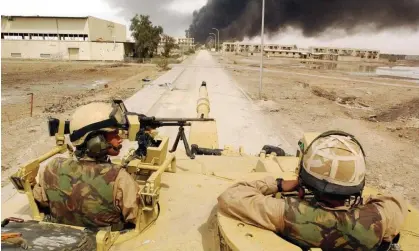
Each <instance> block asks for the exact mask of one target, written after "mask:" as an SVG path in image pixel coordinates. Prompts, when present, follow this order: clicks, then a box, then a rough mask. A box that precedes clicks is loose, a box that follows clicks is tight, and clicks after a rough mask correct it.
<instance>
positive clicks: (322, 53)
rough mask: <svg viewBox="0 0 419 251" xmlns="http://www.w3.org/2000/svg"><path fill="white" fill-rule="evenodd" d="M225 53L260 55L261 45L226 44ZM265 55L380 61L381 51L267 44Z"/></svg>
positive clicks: (223, 48)
mask: <svg viewBox="0 0 419 251" xmlns="http://www.w3.org/2000/svg"><path fill="white" fill-rule="evenodd" d="M222 50H223V52H224V53H229V52H234V53H247V54H251V55H252V54H253V53H260V44H250V43H238V42H225V43H223V45H222ZM263 52H264V55H265V56H268V57H288V58H301V59H317V60H332V61H378V60H379V59H380V51H377V50H368V49H356V48H333V47H309V48H308V49H302V48H298V47H297V45H280V44H265V45H264V49H263Z"/></svg>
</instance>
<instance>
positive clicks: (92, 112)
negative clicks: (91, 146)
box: [70, 102, 117, 146]
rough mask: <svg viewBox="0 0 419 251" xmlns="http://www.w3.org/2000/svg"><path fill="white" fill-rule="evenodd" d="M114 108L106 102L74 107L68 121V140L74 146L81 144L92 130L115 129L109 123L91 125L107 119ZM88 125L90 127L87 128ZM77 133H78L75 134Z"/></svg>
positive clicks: (110, 130) (106, 130)
mask: <svg viewBox="0 0 419 251" xmlns="http://www.w3.org/2000/svg"><path fill="white" fill-rule="evenodd" d="M113 110H114V108H113V106H112V104H108V103H99V102H96V103H90V104H87V105H84V106H81V107H79V108H77V109H76V111H75V112H74V114H73V116H72V119H71V121H70V140H71V143H72V144H73V145H74V146H80V145H82V144H83V143H84V142H85V140H86V138H87V136H89V134H91V133H93V132H97V131H103V132H112V131H115V130H116V129H117V127H116V124H115V126H113V125H111V123H106V124H103V127H101V126H98V127H95V126H92V125H95V124H96V125H98V124H100V123H101V122H103V121H105V122H106V121H108V120H109V119H110V117H111V114H112V112H113ZM89 127H90V128H89ZM76 134H78V135H76Z"/></svg>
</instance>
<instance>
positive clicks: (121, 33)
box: [87, 17, 127, 42]
mask: <svg viewBox="0 0 419 251" xmlns="http://www.w3.org/2000/svg"><path fill="white" fill-rule="evenodd" d="M87 22H88V24H89V41H108V42H113V41H114V37H113V36H115V41H116V42H126V40H127V36H126V29H125V25H122V24H117V23H114V22H110V21H106V20H103V19H99V18H95V17H89V18H88V21H87Z"/></svg>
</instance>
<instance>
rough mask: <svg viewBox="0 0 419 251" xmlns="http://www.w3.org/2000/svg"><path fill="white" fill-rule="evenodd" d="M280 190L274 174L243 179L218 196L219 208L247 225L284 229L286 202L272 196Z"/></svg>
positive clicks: (274, 229)
mask: <svg viewBox="0 0 419 251" xmlns="http://www.w3.org/2000/svg"><path fill="white" fill-rule="evenodd" d="M277 192H278V187H277V183H276V180H275V178H273V177H266V178H265V179H263V180H256V181H252V182H245V181H243V182H239V183H237V184H235V185H233V186H232V187H230V188H228V189H227V190H226V191H225V192H224V193H222V194H221V195H220V196H219V197H218V208H219V210H220V211H221V212H223V213H225V214H227V215H230V216H232V217H234V218H236V219H238V220H240V221H243V222H245V223H247V224H251V225H255V226H258V227H261V228H265V229H268V230H271V231H282V230H283V228H284V220H283V215H284V209H285V202H284V200H282V199H276V198H274V197H272V195H273V194H275V193H277Z"/></svg>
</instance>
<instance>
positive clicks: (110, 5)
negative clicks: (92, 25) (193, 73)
mask: <svg viewBox="0 0 419 251" xmlns="http://www.w3.org/2000/svg"><path fill="white" fill-rule="evenodd" d="M128 2H130V1H129V0H119V1H113V0H72V1H63V0H13V1H1V2H0V12H1V14H2V15H47V16H88V15H90V16H95V17H98V18H102V19H106V20H110V21H114V22H117V23H122V24H125V25H126V26H127V35H128V36H129V35H130V34H129V31H128V26H129V19H130V18H131V17H132V13H138V14H147V13H142V12H141V10H143V11H144V10H147V8H149V9H150V10H152V11H150V15H151V20H152V21H153V23H155V24H160V25H163V28H165V32H166V33H168V34H169V35H172V36H184V34H185V33H184V30H185V29H187V28H188V25H187V24H189V23H190V21H189V20H191V18H192V11H193V10H195V9H198V8H200V7H201V6H203V5H204V4H205V3H206V0H163V1H160V0H137V2H138V3H139V7H138V8H139V9H138V10H135V9H132V10H130V12H127V8H126V6H127V3H128ZM118 3H120V4H121V6H122V7H123V6H124V5H125V8H122V7H120V8H118V6H117V4H118ZM141 4H142V5H144V8H141V6H142V5H141ZM156 6H157V7H156ZM155 8H159V9H158V10H155ZM164 13H165V14H164ZM333 33H334V34H335V35H334V36H329V37H321V38H304V37H303V36H302V35H301V33H300V32H298V31H295V30H288V31H287V32H286V33H284V34H278V35H276V36H273V37H271V38H267V39H266V40H267V42H272V43H275V42H278V43H284V44H297V46H299V47H308V46H312V45H313V46H314V45H320V46H336V47H361V48H370V49H378V50H381V51H382V52H387V53H403V54H417V55H419V32H415V33H412V32H411V31H403V30H400V29H398V30H392V31H385V32H381V33H379V34H369V33H363V34H359V35H356V36H351V37H346V36H345V35H343V36H340V35H336V34H339V33H335V32H333ZM333 33H331V34H333ZM221 39H222V38H221ZM251 41H253V42H260V38H259V37H257V38H253V39H251Z"/></svg>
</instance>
